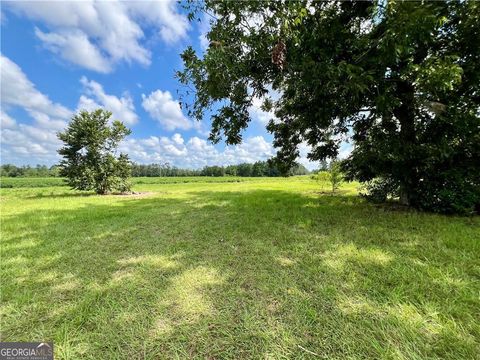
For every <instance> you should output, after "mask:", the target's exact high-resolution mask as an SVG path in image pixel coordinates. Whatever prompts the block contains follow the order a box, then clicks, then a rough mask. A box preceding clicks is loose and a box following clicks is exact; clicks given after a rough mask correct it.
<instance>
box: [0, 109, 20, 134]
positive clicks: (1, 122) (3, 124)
mask: <svg viewBox="0 0 480 360" xmlns="http://www.w3.org/2000/svg"><path fill="white" fill-rule="evenodd" d="M16 125H17V124H16V121H15V120H13V119H12V118H11V117H10V116H9V115H8V114H7V113H6V112H4V111H3V110H0V128H1V129H2V130H3V129H12V128H14V127H15V126H16Z"/></svg>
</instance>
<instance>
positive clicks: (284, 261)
mask: <svg viewBox="0 0 480 360" xmlns="http://www.w3.org/2000/svg"><path fill="white" fill-rule="evenodd" d="M133 180H134V184H135V185H134V188H133V189H134V191H136V192H139V193H138V194H135V195H128V196H121V195H106V196H98V195H93V194H84V193H80V192H77V191H72V190H69V188H68V187H65V186H60V185H62V184H61V180H59V179H36V180H32V179H20V180H16V179H10V180H8V181H11V183H10V184H14V185H15V184H16V186H14V185H12V186H8V187H9V188H2V189H1V190H0V191H1V338H2V340H3V341H33V340H35V339H38V340H48V341H53V342H54V346H55V356H56V357H55V358H56V359H175V358H178V359H187V358H199V359H252V358H255V359H313V358H325V359H372V358H377V359H378V358H380V359H455V360H457V359H479V354H480V257H479V254H480V218H479V217H478V216H477V217H453V216H442V215H433V214H428V213H419V212H413V211H405V210H402V209H395V208H391V207H388V206H376V205H372V204H369V203H366V202H365V201H364V200H363V199H362V198H360V197H359V196H357V184H345V185H343V186H342V187H341V190H340V191H339V192H338V194H336V195H331V194H329V193H328V192H327V190H328V186H327V185H325V187H324V190H325V192H323V193H322V192H321V186H320V185H319V184H318V183H317V182H316V181H313V180H311V179H310V178H309V177H294V178H286V179H284V178H256V179H253V178H247V179H245V178H200V177H197V178H141V179H133ZM8 181H7V183H4V184H3V185H5V184H8ZM21 181H24V182H25V183H24V185H22V186H27V187H21V185H18V183H19V182H21ZM28 181H30V183H27V182H28ZM35 181H36V183H35ZM48 181H53V182H51V183H49V182H48ZM38 183H42V187H35V184H38ZM19 186H20V187H19Z"/></svg>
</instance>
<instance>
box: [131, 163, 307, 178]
mask: <svg viewBox="0 0 480 360" xmlns="http://www.w3.org/2000/svg"><path fill="white" fill-rule="evenodd" d="M307 174H309V171H308V170H307V169H306V168H305V166H303V165H297V166H295V167H294V168H292V170H291V171H290V173H289V175H307ZM132 176H134V177H139V176H147V177H150V176H242V177H266V176H271V177H274V176H281V174H280V171H279V170H278V168H277V167H276V165H272V164H270V163H269V162H268V161H257V162H255V163H253V164H251V163H242V164H238V165H228V166H217V165H213V166H205V167H203V168H202V169H197V170H193V169H181V168H177V167H175V166H170V164H168V163H163V164H149V165H142V164H133V166H132Z"/></svg>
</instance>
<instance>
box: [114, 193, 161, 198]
mask: <svg viewBox="0 0 480 360" xmlns="http://www.w3.org/2000/svg"><path fill="white" fill-rule="evenodd" d="M153 194H155V193H154V192H151V191H147V192H135V191H134V192H131V193H121V194H111V196H121V197H133V198H144V197H147V196H152V195H153Z"/></svg>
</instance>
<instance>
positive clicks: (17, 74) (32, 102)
mask: <svg viewBox="0 0 480 360" xmlns="http://www.w3.org/2000/svg"><path fill="white" fill-rule="evenodd" d="M0 59H1V71H0V72H1V83H2V86H1V101H2V106H3V107H7V108H8V107H12V106H19V107H22V108H24V109H25V110H26V111H27V112H28V113H29V114H30V115H31V116H33V117H35V116H38V114H43V115H44V121H43V122H44V123H45V117H48V118H50V117H53V118H58V119H67V118H68V117H70V115H71V111H70V110H69V109H67V108H66V107H64V106H62V105H60V104H56V103H53V102H52V101H51V100H50V99H49V98H48V96H46V95H44V94H42V93H41V92H40V91H38V90H37V89H36V88H35V85H34V84H33V83H32V82H31V81H30V80H28V78H27V76H26V75H25V74H24V73H23V71H22V69H20V67H19V66H18V65H17V64H15V63H14V62H13V61H11V60H10V59H9V58H7V57H5V56H3V55H0Z"/></svg>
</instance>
